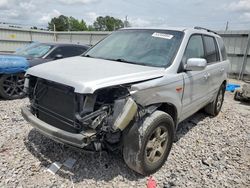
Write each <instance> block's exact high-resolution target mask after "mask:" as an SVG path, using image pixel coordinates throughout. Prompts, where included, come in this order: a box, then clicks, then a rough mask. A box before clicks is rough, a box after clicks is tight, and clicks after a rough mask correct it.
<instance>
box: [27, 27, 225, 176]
mask: <svg viewBox="0 0 250 188" xmlns="http://www.w3.org/2000/svg"><path fill="white" fill-rule="evenodd" d="M228 65H229V61H228V59H227V56H226V51H225V47H224V45H223V41H222V39H221V37H220V36H218V35H217V34H216V33H214V32H212V31H210V30H207V29H203V28H197V27H196V28H177V29H171V28H167V29H145V28H144V29H133V28H130V29H122V30H119V31H116V32H113V33H112V34H111V35H109V36H108V37H107V38H105V39H104V40H102V41H101V42H100V43H98V44H97V45H96V46H94V47H93V48H91V49H90V50H89V51H88V52H86V53H85V54H84V56H82V57H72V58H68V59H65V60H57V61H54V62H50V63H47V64H43V65H39V66H36V67H33V68H31V69H29V70H28V72H27V74H26V77H27V78H26V80H25V88H26V91H27V93H28V95H29V98H30V107H23V108H22V115H23V117H24V118H25V119H26V120H27V121H28V122H30V124H31V125H32V126H33V127H35V128H36V129H37V130H39V131H40V132H41V133H42V134H44V135H46V136H47V137H50V138H52V139H54V140H55V141H58V142H62V143H66V144H69V145H72V146H75V147H79V148H83V149H85V150H95V151H100V150H110V151H114V150H121V151H122V153H123V158H124V161H125V162H126V164H127V165H128V166H129V167H130V168H131V169H133V170H134V171H136V172H138V173H140V174H143V175H147V174H151V173H154V172H156V171H157V170H158V169H159V168H160V167H161V166H162V165H163V164H164V162H165V161H166V159H167V157H168V155H169V152H170V149H171V147H172V143H173V140H174V136H175V133H176V129H177V127H178V125H179V123H180V122H181V121H183V120H185V119H186V118H187V117H189V116H191V115H192V114H194V113H195V112H197V111H198V110H200V109H201V108H205V110H206V112H207V113H209V114H210V115H212V116H216V115H217V114H218V113H219V111H220V110H221V106H222V103H223V100H224V92H225V86H226V79H227V69H228Z"/></svg>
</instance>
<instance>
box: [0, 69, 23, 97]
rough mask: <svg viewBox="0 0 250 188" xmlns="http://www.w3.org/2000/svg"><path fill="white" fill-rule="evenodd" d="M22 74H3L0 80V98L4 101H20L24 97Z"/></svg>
mask: <svg viewBox="0 0 250 188" xmlns="http://www.w3.org/2000/svg"><path fill="white" fill-rule="evenodd" d="M23 89H24V74H23V73H18V74H4V75H2V76H1V78H0V96H1V97H2V98H4V99H8V100H13V99H20V98H23V97H24V96H25V93H24V91H23Z"/></svg>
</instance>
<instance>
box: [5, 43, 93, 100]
mask: <svg viewBox="0 0 250 188" xmlns="http://www.w3.org/2000/svg"><path fill="white" fill-rule="evenodd" d="M88 48H89V46H87V45H76V44H57V43H37V42H34V43H31V44H30V45H28V46H25V47H24V48H22V49H19V50H17V51H16V52H15V53H13V54H10V53H8V54H6V53H5V54H4V53H1V54H0V96H1V97H3V98H4V99H17V98H22V97H24V95H25V93H24V92H23V85H24V74H25V72H26V70H27V69H28V68H30V67H33V66H36V65H39V64H42V63H46V62H49V61H52V60H55V59H62V58H66V57H72V56H77V55H81V54H83V53H84V52H85V51H86V50H87V49H88Z"/></svg>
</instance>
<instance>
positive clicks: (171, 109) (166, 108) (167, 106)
mask: <svg viewBox="0 0 250 188" xmlns="http://www.w3.org/2000/svg"><path fill="white" fill-rule="evenodd" d="M157 110H161V111H163V112H166V113H167V114H169V115H170V116H171V117H172V118H173V120H174V123H175V126H176V125H177V122H178V111H177V108H176V106H175V105H174V104H172V103H161V104H160V106H159V107H158V108H157Z"/></svg>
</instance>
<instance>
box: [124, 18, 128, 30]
mask: <svg viewBox="0 0 250 188" xmlns="http://www.w3.org/2000/svg"><path fill="white" fill-rule="evenodd" d="M124 27H128V16H126V17H125V22H124Z"/></svg>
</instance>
